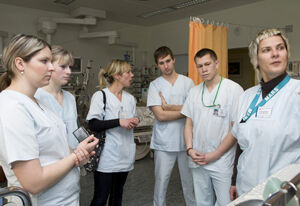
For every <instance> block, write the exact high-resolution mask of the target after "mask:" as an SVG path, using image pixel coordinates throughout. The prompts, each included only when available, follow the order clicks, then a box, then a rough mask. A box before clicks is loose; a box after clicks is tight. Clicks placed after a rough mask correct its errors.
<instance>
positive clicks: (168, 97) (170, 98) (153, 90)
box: [147, 46, 195, 206]
mask: <svg viewBox="0 0 300 206" xmlns="http://www.w3.org/2000/svg"><path fill="white" fill-rule="evenodd" d="M154 59H155V62H156V64H157V66H158V67H159V68H160V70H161V72H162V76H160V77H158V78H157V79H155V80H154V81H152V82H151V83H150V86H149V90H148V98H147V106H148V107H149V108H150V109H151V110H152V112H153V113H154V115H155V122H154V127H153V132H152V140H151V145H150V147H151V148H152V149H154V150H155V152H154V164H155V188H154V201H153V205H154V206H164V205H166V201H165V199H166V192H167V187H168V183H169V180H170V176H171V173H172V170H173V167H174V164H175V162H176V161H177V163H178V167H179V172H180V178H181V184H182V188H183V194H184V198H185V203H186V205H187V206H192V205H195V198H194V191H193V180H192V175H191V171H190V169H189V167H188V164H187V163H188V157H187V155H186V153H185V145H184V136H183V133H184V124H185V118H184V116H183V115H182V114H181V113H180V110H181V108H182V105H183V104H184V102H185V99H186V97H187V95H188V92H189V90H190V88H192V87H193V86H194V83H193V81H192V80H191V79H190V78H188V77H186V76H183V75H180V74H177V73H176V71H175V67H174V63H175V59H174V56H173V53H172V51H171V50H170V49H169V48H168V47H165V46H163V47H160V48H158V49H157V50H156V51H155V52H154Z"/></svg>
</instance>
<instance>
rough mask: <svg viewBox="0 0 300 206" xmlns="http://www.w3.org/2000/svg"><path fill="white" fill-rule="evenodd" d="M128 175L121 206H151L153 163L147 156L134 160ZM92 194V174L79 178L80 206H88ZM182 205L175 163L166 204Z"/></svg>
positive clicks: (181, 194) (182, 200)
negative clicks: (132, 168) (132, 167)
mask: <svg viewBox="0 0 300 206" xmlns="http://www.w3.org/2000/svg"><path fill="white" fill-rule="evenodd" d="M134 167H135V168H134V170H133V171H131V172H130V173H129V175H128V178H127V181H126V184H125V188H124V194H123V206H152V205H153V190H154V163H153V159H151V158H150V157H149V156H147V157H145V158H144V159H142V160H138V161H136V162H135V166H134ZM92 196H93V175H92V174H88V175H87V176H85V177H82V178H81V201H80V203H81V206H88V205H89V203H90V201H91V199H92ZM169 205H172V206H184V205H185V203H184V199H183V193H182V189H181V182H180V177H179V172H178V168H177V165H175V167H174V170H173V173H172V176H171V179H170V183H169V186H168V191H167V206H169Z"/></svg>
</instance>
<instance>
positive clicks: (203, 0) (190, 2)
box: [172, 0, 209, 9]
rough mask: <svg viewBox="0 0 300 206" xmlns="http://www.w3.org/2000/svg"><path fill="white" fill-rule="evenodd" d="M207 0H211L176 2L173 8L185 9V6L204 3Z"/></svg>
mask: <svg viewBox="0 0 300 206" xmlns="http://www.w3.org/2000/svg"><path fill="white" fill-rule="evenodd" d="M207 1H209V0H191V1H186V2H183V3H181V4H176V5H174V6H172V8H174V9H183V8H186V7H189V6H194V5H197V4H203V3H205V2H207Z"/></svg>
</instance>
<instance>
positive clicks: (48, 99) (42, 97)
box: [34, 88, 78, 150]
mask: <svg viewBox="0 0 300 206" xmlns="http://www.w3.org/2000/svg"><path fill="white" fill-rule="evenodd" d="M62 92H63V95H64V99H63V105H61V104H59V102H58V101H57V100H56V99H55V98H54V97H53V96H52V95H51V94H50V93H49V92H47V91H46V90H44V89H41V88H40V89H38V90H37V92H36V93H35V95H34V96H35V98H37V99H38V100H39V102H42V103H43V104H44V105H46V106H47V107H48V108H49V109H50V110H51V111H53V112H54V113H55V114H57V115H58V116H59V117H60V118H61V119H62V120H63V121H64V123H65V125H66V127H67V134H68V143H69V146H70V147H71V148H72V149H73V150H74V149H76V147H77V145H78V141H77V139H76V138H75V136H74V135H73V132H74V131H75V130H76V129H77V128H78V125H77V109H76V101H75V97H74V96H73V95H72V94H71V93H70V92H68V91H65V90H62Z"/></svg>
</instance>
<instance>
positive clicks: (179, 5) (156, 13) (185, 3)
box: [138, 0, 211, 18]
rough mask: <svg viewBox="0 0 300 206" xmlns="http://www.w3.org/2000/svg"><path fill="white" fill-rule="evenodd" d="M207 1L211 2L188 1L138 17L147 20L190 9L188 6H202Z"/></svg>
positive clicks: (201, 0)
mask: <svg viewBox="0 0 300 206" xmlns="http://www.w3.org/2000/svg"><path fill="white" fill-rule="evenodd" d="M140 1H141V0H140ZM208 1H211V0H190V1H186V2H183V3H180V4H176V5H174V6H170V7H166V8H162V9H159V10H156V11H151V12H148V13H145V14H141V15H139V16H138V17H142V18H148V17H151V16H155V15H159V14H164V13H168V12H171V11H175V10H177V9H183V8H186V7H190V6H195V5H198V4H203V3H206V2H208Z"/></svg>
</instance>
